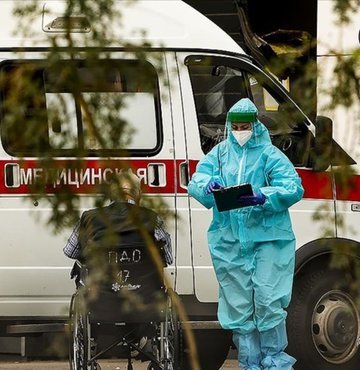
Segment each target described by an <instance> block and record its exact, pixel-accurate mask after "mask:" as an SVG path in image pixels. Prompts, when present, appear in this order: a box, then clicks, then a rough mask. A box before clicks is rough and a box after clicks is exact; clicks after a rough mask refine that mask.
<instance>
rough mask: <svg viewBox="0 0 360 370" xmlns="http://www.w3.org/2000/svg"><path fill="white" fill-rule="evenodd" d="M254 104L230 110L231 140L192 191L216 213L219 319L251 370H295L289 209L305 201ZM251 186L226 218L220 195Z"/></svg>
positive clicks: (213, 155) (202, 166)
mask: <svg viewBox="0 0 360 370" xmlns="http://www.w3.org/2000/svg"><path fill="white" fill-rule="evenodd" d="M257 113H258V111H257V108H256V106H255V105H254V104H253V103H252V101H251V100H249V99H247V98H245V99H241V100H240V101H238V102H237V103H236V104H235V105H234V106H233V107H232V108H231V109H230V111H229V112H228V114H227V119H226V131H227V138H226V139H225V140H224V141H223V142H221V143H219V144H218V145H216V146H215V147H214V148H213V149H212V150H211V151H210V152H209V153H208V154H207V155H206V156H205V157H204V158H203V159H202V160H201V161H200V162H199V163H198V165H197V168H196V172H195V173H194V175H193V176H192V178H191V181H190V183H189V186H188V192H189V194H190V195H191V196H193V197H194V198H195V199H197V200H198V201H199V202H200V203H202V204H203V205H204V206H205V207H207V208H213V219H212V222H211V224H210V227H209V229H208V242H209V248H210V252H211V256H212V261H213V264H214V268H215V272H216V275H217V279H218V282H219V306H218V318H219V321H220V323H221V325H222V327H223V328H225V329H231V330H232V331H233V341H234V344H235V345H236V347H237V349H238V359H239V366H240V367H241V368H242V369H244V370H259V369H263V370H275V369H276V370H279V369H281V370H290V369H291V368H292V365H293V364H294V363H295V359H294V358H293V357H291V356H289V355H288V354H286V353H285V352H284V350H285V348H286V346H287V335H286V327H285V319H286V311H285V310H284V308H286V307H287V306H288V304H289V302H290V297H291V290H292V283H293V273H294V259H295V237H294V233H293V230H292V227H291V220H290V215H289V211H288V208H289V207H290V206H292V205H293V204H294V203H296V202H298V201H299V200H300V199H301V198H302V196H303V192H304V191H303V188H302V186H301V180H300V178H299V176H298V175H297V172H296V171H295V169H294V167H293V165H292V163H291V162H290V161H289V159H288V158H287V157H286V156H285V155H284V154H283V153H282V152H281V151H280V150H279V149H277V148H276V147H275V146H273V145H272V143H271V141H270V136H269V133H268V130H267V129H266V127H265V126H264V125H263V124H262V123H261V122H260V121H259V120H258V119H257ZM244 183H249V184H251V185H252V189H253V194H252V195H244V196H239V197H238V198H237V199H236V203H238V204H237V205H236V207H239V208H236V209H232V210H229V211H225V212H219V211H218V209H217V207H216V205H215V200H214V194H213V192H214V191H216V189H221V188H223V187H229V186H234V185H238V184H244Z"/></svg>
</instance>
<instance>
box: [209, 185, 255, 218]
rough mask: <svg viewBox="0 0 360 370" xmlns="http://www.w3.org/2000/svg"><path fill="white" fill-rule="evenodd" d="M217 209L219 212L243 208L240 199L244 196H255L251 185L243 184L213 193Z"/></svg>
mask: <svg viewBox="0 0 360 370" xmlns="http://www.w3.org/2000/svg"><path fill="white" fill-rule="evenodd" d="M213 194H214V198H215V203H216V207H217V209H218V211H219V212H224V211H229V210H231V209H236V208H241V206H239V202H238V199H239V197H241V196H242V195H253V190H252V186H251V184H241V185H236V186H229V187H227V188H222V189H216V190H214V191H213Z"/></svg>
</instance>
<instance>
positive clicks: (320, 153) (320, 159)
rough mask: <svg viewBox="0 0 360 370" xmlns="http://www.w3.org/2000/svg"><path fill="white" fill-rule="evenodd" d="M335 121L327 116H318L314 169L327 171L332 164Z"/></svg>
mask: <svg viewBox="0 0 360 370" xmlns="http://www.w3.org/2000/svg"><path fill="white" fill-rule="evenodd" d="M332 136H333V122H332V120H331V119H330V118H328V117H325V116H318V117H316V123H315V140H314V150H313V158H312V159H313V169H314V170H315V171H325V170H326V169H327V168H328V167H329V166H330V164H331V155H332V141H333V138H332Z"/></svg>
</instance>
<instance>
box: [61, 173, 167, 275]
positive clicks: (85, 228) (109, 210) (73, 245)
mask: <svg viewBox="0 0 360 370" xmlns="http://www.w3.org/2000/svg"><path fill="white" fill-rule="evenodd" d="M110 193H111V194H110V198H111V199H110V200H111V202H110V204H109V205H108V206H106V207H102V208H96V209H92V210H88V211H85V212H84V213H83V214H82V216H81V218H80V219H79V221H78V222H77V224H76V225H75V227H74V229H73V231H72V233H71V235H70V237H69V239H68V241H67V243H66V245H65V247H64V249H63V252H64V254H65V255H66V256H67V257H69V258H72V259H76V260H80V261H82V262H85V255H86V252H84V246H85V245H87V244H88V243H89V241H98V240H99V239H101V238H102V237H103V236H104V235H105V233H106V230H108V229H109V226H110V228H111V229H112V230H113V232H114V233H118V234H121V243H122V244H127V243H130V244H131V243H134V242H136V241H138V240H139V235H138V231H139V230H138V229H139V227H138V226H139V225H136V224H135V222H134V221H136V219H134V217H130V216H131V215H134V216H136V218H138V221H140V222H142V225H143V226H144V227H145V228H146V229H147V231H148V232H149V233H150V234H151V235H152V236H153V237H154V239H155V241H157V242H159V244H162V246H163V247H162V249H163V253H164V261H165V263H166V265H171V264H172V262H173V257H172V250H171V238H170V235H169V233H168V232H167V231H166V230H165V228H164V222H163V220H162V219H161V218H160V216H159V215H157V214H156V213H155V212H154V211H152V210H150V209H148V208H145V207H141V206H139V203H140V200H141V185H140V179H139V178H138V177H137V176H136V175H134V174H133V173H132V172H131V170H128V171H125V172H121V173H120V175H119V176H118V177H117V178H116V181H115V182H113V183H112V184H111V190H110ZM131 218H132V220H131ZM73 274H74V272H72V277H74V275H73Z"/></svg>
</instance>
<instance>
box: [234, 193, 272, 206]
mask: <svg viewBox="0 0 360 370" xmlns="http://www.w3.org/2000/svg"><path fill="white" fill-rule="evenodd" d="M238 201H239V206H240V207H249V206H257V205H262V204H264V203H265V201H266V197H265V195H264V194H263V193H262V192H260V191H259V192H257V193H256V192H254V195H243V196H241V197H239V199H238Z"/></svg>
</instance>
